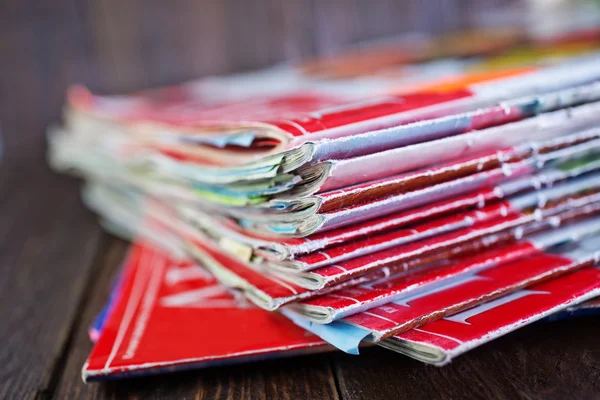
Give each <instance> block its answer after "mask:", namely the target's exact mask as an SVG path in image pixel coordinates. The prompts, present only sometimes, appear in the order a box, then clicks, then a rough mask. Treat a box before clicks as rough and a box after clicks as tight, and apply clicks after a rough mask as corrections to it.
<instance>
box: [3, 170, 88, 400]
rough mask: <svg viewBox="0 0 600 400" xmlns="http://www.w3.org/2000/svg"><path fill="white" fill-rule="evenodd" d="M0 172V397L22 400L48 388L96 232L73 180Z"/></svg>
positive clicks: (39, 172) (43, 174)
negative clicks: (0, 187)
mask: <svg viewBox="0 0 600 400" xmlns="http://www.w3.org/2000/svg"><path fill="white" fill-rule="evenodd" d="M0 175H3V178H4V180H3V183H2V191H0V204H2V208H1V209H0V210H1V212H2V214H1V215H0V234H1V235H2V237H1V238H2V240H1V242H0V266H1V269H0V270H1V278H2V279H0V320H1V321H2V323H1V324H0V342H1V343H2V346H1V347H0V398H19V399H26V398H29V397H32V396H35V395H37V394H43V393H45V391H46V390H48V388H49V387H50V386H51V385H52V371H53V369H54V367H55V365H56V363H57V362H58V360H59V358H60V356H61V354H62V350H63V348H64V346H65V344H66V342H67V340H68V335H69V330H70V326H71V324H72V321H73V319H74V317H75V315H76V312H77V308H78V303H79V299H80V298H81V296H82V294H83V291H84V288H85V286H86V283H87V277H88V273H89V272H90V266H91V264H92V263H91V260H92V258H93V256H94V253H95V250H96V247H97V245H98V240H99V237H100V236H99V235H100V230H99V228H98V226H97V225H96V223H95V221H94V218H92V216H91V214H90V213H89V212H87V211H86V210H84V208H83V206H82V205H81V204H80V200H79V198H78V195H77V191H76V190H74V189H75V182H74V180H72V179H67V178H65V177H59V176H56V175H54V174H52V173H50V172H49V171H47V170H45V169H43V170H42V169H37V170H35V171H30V170H26V171H23V170H20V169H19V168H15V169H12V168H5V169H3V170H2V173H1V174H0ZM7 175H8V176H7Z"/></svg>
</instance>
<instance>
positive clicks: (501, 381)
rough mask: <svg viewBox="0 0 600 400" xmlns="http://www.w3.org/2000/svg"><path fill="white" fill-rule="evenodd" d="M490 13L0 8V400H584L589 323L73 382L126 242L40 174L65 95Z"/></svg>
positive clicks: (251, 6)
mask: <svg viewBox="0 0 600 400" xmlns="http://www.w3.org/2000/svg"><path fill="white" fill-rule="evenodd" d="M425 3H426V5H424V4H425ZM505 3H509V2H507V1H491V0H487V1H476V0H472V1H459V0H456V1H450V0H435V1H428V2H421V1H418V0H411V1H402V2H397V1H392V0H378V1H368V2H366V1H365V2H362V1H359V0H355V1H342V0H340V1H336V0H312V1H296V0H288V1H278V0H261V1H251V0H246V1H244V0H239V1H236V0H223V1H218V0H215V1H208V0H195V1H192V0H190V1H170V2H165V1H159V0H154V1H145V2H141V1H120V0H114V1H108V0H104V1H94V2H87V1H69V0H55V1H42V0H40V1H33V0H31V1H17V0H14V1H1V2H0V135H1V139H2V143H3V153H2V157H1V158H0V343H1V345H0V398H2V399H4V398H7V399H28V398H42V399H44V398H58V399H74V398H86V399H88V398H98V399H101V398H115V399H119V398H139V399H155V398H156V399H158V398H190V399H191V398H227V399H242V398H257V399H272V398H273V399H274V398H283V399H305V398H306V399H329V398H331V399H368V398H377V399H398V398H411V399H415V398H428V399H432V398H457V399H462V398H506V399H514V398H540V399H548V398H557V399H563V398H598V397H600V379H599V378H600V376H599V374H600V343H599V342H600V341H599V340H598V338H599V337H600V319H598V318H582V319H577V320H569V321H562V322H553V323H540V324H537V325H535V326H532V327H529V328H525V329H522V330H520V331H518V332H516V333H513V334H510V335H508V336H507V337H505V338H502V339H500V340H498V341H496V342H494V343H491V344H489V345H486V346H483V347H482V348H480V349H477V350H475V351H473V352H471V353H469V354H467V355H465V356H463V357H460V358H459V359H457V360H456V361H455V362H453V363H452V364H451V365H449V366H448V367H445V368H442V369H439V368H435V367H429V366H425V365H422V364H420V363H418V362H415V361H412V360H410V359H408V358H406V357H402V356H400V355H397V354H394V353H391V352H388V351H386V350H383V349H379V348H372V349H366V350H364V351H363V354H362V355H361V356H360V357H354V356H349V355H345V354H341V353H329V354H321V355H314V356H304V357H297V358H292V359H281V360H271V361H264V362H258V363H254V364H249V365H240V366H232V367H222V368H214V369H207V370H198V371H189V372H184V373H176V374H171V375H165V376H161V377H151V378H138V379H133V380H128V381H116V382H109V383H95V384H89V385H84V384H83V383H82V382H81V378H80V369H81V366H82V365H83V363H84V361H85V358H86V356H87V354H88V352H89V350H90V348H91V344H90V342H89V340H88V337H87V332H86V330H87V327H88V326H89V324H90V322H91V320H92V318H93V316H94V315H95V314H96V313H97V312H98V311H99V310H100V308H101V306H102V305H103V303H104V302H105V301H106V299H107V296H108V290H109V286H110V282H111V280H112V279H113V277H114V274H115V272H116V269H117V266H118V264H119V261H120V260H121V258H122V256H123V254H124V252H125V250H126V248H127V244H126V243H124V242H123V241H120V240H117V239H115V238H112V237H110V236H108V235H107V234H104V233H102V232H101V230H100V228H99V227H98V226H97V224H96V223H95V218H94V217H93V215H92V214H91V213H89V212H88V211H86V210H85V209H84V208H83V206H82V205H81V202H80V200H79V196H78V190H77V188H78V182H76V181H75V180H74V179H71V178H68V177H62V176H57V175H55V174H53V173H52V172H50V171H49V170H48V169H47V167H46V166H45V161H44V149H45V141H44V132H45V130H46V128H47V126H48V125H49V124H51V123H56V122H58V121H59V118H60V109H61V105H62V103H63V101H64V92H65V89H66V87H67V85H68V84H69V83H72V82H82V83H85V84H87V85H89V86H91V87H92V88H93V89H95V90H99V91H104V92H114V91H116V92H120V91H126V90H132V89H138V88H142V87H149V86H153V85H159V84H165V83H172V82H177V81H181V80H185V79H189V78H193V77H196V76H201V75H206V74H213V73H227V72H232V71H239V70H244V69H250V68H259V67H264V66H266V65H269V64H272V63H274V62H276V61H279V60H283V59H295V58H299V57H302V56H306V55H311V54H317V53H327V52H331V51H335V50H337V49H339V48H342V47H344V46H346V45H348V44H351V43H354V42H356V41H359V40H368V39H374V38H378V37H382V36H386V35H393V34H399V33H402V32H405V31H410V30H418V29H427V30H433V31H436V32H444V31H446V30H450V29H453V28H456V27H458V26H468V25H469V24H472V23H473V21H475V20H476V16H477V15H480V14H481V12H482V11H483V10H486V8H487V7H490V6H495V7H500V6H502V5H503V4H505ZM513 3H514V2H513ZM457 7H458V8H457Z"/></svg>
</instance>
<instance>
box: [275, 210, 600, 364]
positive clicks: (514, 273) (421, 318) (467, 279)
mask: <svg viewBox="0 0 600 400" xmlns="http://www.w3.org/2000/svg"><path fill="white" fill-rule="evenodd" d="M596 222H597V221H596ZM598 239H599V236H598V235H597V234H596V235H592V236H588V237H586V238H584V239H581V240H576V237H574V238H573V239H572V240H571V241H568V242H566V243H561V244H559V245H556V246H554V247H552V248H550V249H548V250H546V251H543V252H537V253H534V254H532V255H529V256H525V257H524V258H521V259H517V260H515V261H511V262H508V263H505V264H502V265H499V266H495V267H492V268H488V269H484V270H483V271H470V272H466V273H463V274H461V275H458V276H456V277H453V278H450V279H446V280H444V281H441V282H439V284H437V285H433V286H431V287H425V288H423V290H416V291H415V292H413V293H407V294H406V295H405V296H401V297H399V298H396V299H394V300H393V301H391V302H388V303H386V304H384V305H381V306H378V307H376V308H372V309H370V310H368V311H364V312H361V313H358V314H354V315H351V316H349V317H347V318H344V319H342V320H341V321H334V322H332V323H329V324H315V323H313V322H311V321H309V320H307V319H306V318H305V317H303V316H300V315H298V314H297V313H294V312H293V311H292V310H290V309H289V308H287V309H284V310H283V313H284V314H285V315H286V316H288V318H290V319H292V320H293V321H294V322H295V323H296V324H298V325H299V326H301V327H303V328H305V329H307V330H309V331H311V332H314V333H315V334H317V335H319V336H320V337H322V338H323V339H325V340H327V341H328V342H329V343H331V344H333V345H334V346H336V347H338V348H339V349H341V350H344V351H345V352H348V353H351V354H358V345H359V344H360V343H361V342H362V341H363V340H366V341H369V342H375V343H381V341H382V340H384V339H386V338H388V337H391V336H398V335H401V334H403V332H406V333H408V334H410V332H413V331H419V330H420V329H421V326H422V325H425V327H427V326H429V324H428V323H435V322H432V321H439V320H441V319H445V320H456V319H457V318H458V317H456V315H462V314H463V312H464V313H466V314H468V315H471V314H469V313H470V312H471V313H473V314H476V313H477V312H473V311H471V310H478V309H479V308H481V307H484V306H482V305H483V304H485V303H486V302H493V301H495V300H496V299H498V298H503V297H507V296H508V297H510V295H511V294H512V293H515V292H518V291H519V290H526V289H528V288H529V287H530V286H535V285H539V284H542V283H543V282H548V281H556V280H560V279H562V277H564V276H569V275H571V274H573V273H576V272H575V271H578V270H586V269H588V267H594V266H596V265H597V264H598V263H599V262H600V244H599V243H600V242H599V241H598ZM595 273H596V274H597V270H595ZM596 276H597V275H596ZM594 279H595V280H596V281H590V282H588V284H594V285H596V287H599V288H600V286H599V285H600V284H599V283H598V282H597V278H594ZM465 310H466V311H465ZM556 311H558V310H556ZM544 316H545V315H544Z"/></svg>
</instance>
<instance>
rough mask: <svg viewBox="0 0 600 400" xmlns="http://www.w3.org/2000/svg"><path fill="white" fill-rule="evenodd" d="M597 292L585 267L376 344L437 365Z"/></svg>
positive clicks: (593, 274)
mask: <svg viewBox="0 0 600 400" xmlns="http://www.w3.org/2000/svg"><path fill="white" fill-rule="evenodd" d="M598 294H600V270H599V269H598V268H597V267H596V268H585V269H582V270H580V271H577V272H574V273H571V274H568V275H566V276H563V277H561V278H558V279H554V280H551V281H549V282H545V283H541V284H539V285H534V286H531V287H529V288H527V289H523V290H520V291H517V292H514V293H511V294H509V295H507V296H504V297H500V298H498V299H495V300H492V301H490V302H487V303H484V304H481V305H479V306H477V307H475V308H472V309H469V310H466V311H463V312H461V313H458V314H455V315H453V316H452V317H448V318H444V319H441V320H438V321H434V322H431V323H428V324H426V325H424V326H422V327H420V328H417V329H413V330H410V331H408V332H404V333H401V334H399V335H396V336H393V337H391V338H389V339H387V340H384V341H382V342H380V345H381V346H384V347H386V348H388V349H390V350H394V351H397V352H399V353H402V354H405V355H407V356H409V357H413V358H416V359H418V360H420V361H423V362H426V363H430V364H434V365H437V366H442V365H445V364H447V363H449V362H450V361H451V360H452V359H453V358H455V357H457V356H459V355H461V354H463V353H465V352H467V351H469V350H471V349H474V348H476V347H478V346H481V345H482V344H485V343H487V342H490V341H492V340H494V339H496V338H499V337H501V336H503V335H506V334H507V333H510V332H512V331H514V330H516V329H518V328H520V327H523V326H525V325H528V324H531V323H533V322H535V321H538V320H540V319H542V318H545V317H547V316H549V315H552V314H554V313H556V312H558V311H561V310H564V309H566V308H568V307H570V306H574V305H577V304H579V303H582V302H584V301H586V300H588V299H591V298H593V297H595V296H598Z"/></svg>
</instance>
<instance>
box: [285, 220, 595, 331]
mask: <svg viewBox="0 0 600 400" xmlns="http://www.w3.org/2000/svg"><path fill="white" fill-rule="evenodd" d="M598 232H600V218H597V217H596V218H591V219H587V220H584V221H581V222H577V223H574V224H568V225H563V226H561V227H560V228H559V229H552V230H550V231H547V232H542V233H538V234H535V235H531V236H530V237H527V238H524V239H523V240H520V241H518V242H514V243H508V244H505V245H503V246H494V247H492V248H490V249H487V250H485V251H483V252H477V253H475V254H468V255H466V256H462V257H456V258H451V259H448V260H442V261H440V262H437V263H434V265H432V266H425V267H423V268H422V269H421V270H416V271H414V272H413V273H410V274H406V273H403V272H402V273H399V274H397V275H395V276H391V277H388V278H384V279H381V280H380V281H375V282H370V283H367V284H362V285H357V286H354V287H350V288H346V289H341V290H338V291H336V292H334V293H330V294H327V295H324V296H319V297H315V298H312V299H308V300H304V301H300V302H298V303H295V304H292V305H290V306H289V307H288V308H291V309H293V310H294V311H295V312H297V313H299V314H301V315H303V316H304V317H305V318H307V319H309V320H311V321H314V322H319V323H329V322H331V321H333V320H337V319H340V318H344V317H348V316H350V315H353V314H357V313H361V312H363V311H366V310H370V309H373V308H375V307H378V306H380V305H384V304H387V303H391V302H393V301H396V299H402V298H405V297H407V296H414V295H415V294H416V293H423V291H428V290H429V291H431V290H436V288H437V287H438V285H445V282H447V281H448V280H451V279H455V278H457V277H459V276H463V275H464V274H466V273H471V274H473V273H476V272H477V271H481V270H484V269H487V268H493V267H497V266H499V265H501V264H506V263H509V262H514V261H516V260H518V259H521V258H524V257H526V256H532V255H534V254H538V253H541V252H543V251H546V249H548V248H551V247H554V246H558V245H561V244H564V243H567V242H569V241H572V240H579V239H580V238H582V237H585V236H589V235H592V234H595V233H598Z"/></svg>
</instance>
